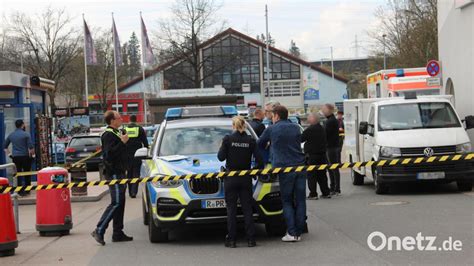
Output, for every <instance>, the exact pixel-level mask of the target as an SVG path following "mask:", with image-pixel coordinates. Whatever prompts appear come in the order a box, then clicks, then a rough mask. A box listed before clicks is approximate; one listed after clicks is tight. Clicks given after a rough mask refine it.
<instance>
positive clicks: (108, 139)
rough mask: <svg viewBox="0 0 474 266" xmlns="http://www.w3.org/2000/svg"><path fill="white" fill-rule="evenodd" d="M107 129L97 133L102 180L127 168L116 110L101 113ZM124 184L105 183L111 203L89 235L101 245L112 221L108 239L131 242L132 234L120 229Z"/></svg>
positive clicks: (119, 175)
mask: <svg viewBox="0 0 474 266" xmlns="http://www.w3.org/2000/svg"><path fill="white" fill-rule="evenodd" d="M104 119H105V122H106V123H107V128H106V129H105V132H104V133H103V134H102V136H101V141H102V158H103V163H104V166H105V179H106V180H121V179H124V178H125V172H126V171H127V160H128V158H127V146H126V144H127V142H128V140H129V137H128V135H127V133H126V132H124V131H120V130H119V128H120V127H121V126H122V117H121V116H120V114H119V113H118V112H116V111H111V110H109V111H107V112H105V114H104ZM126 188H127V185H122V184H119V182H117V183H115V184H114V185H109V192H110V198H111V202H110V204H109V205H108V206H107V208H106V209H105V211H104V213H103V214H102V216H101V218H100V220H99V222H98V223H97V228H96V229H95V230H94V231H93V232H92V234H91V235H92V237H93V238H94V239H95V240H96V241H97V242H98V243H99V244H101V245H102V246H103V245H105V241H104V234H105V231H106V230H107V227H108V226H109V223H110V221H112V220H113V234H112V242H125V241H132V240H133V237H131V236H127V235H126V234H125V233H124V232H123V216H124V212H125V190H126Z"/></svg>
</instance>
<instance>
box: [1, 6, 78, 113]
mask: <svg viewBox="0 0 474 266" xmlns="http://www.w3.org/2000/svg"><path fill="white" fill-rule="evenodd" d="M4 26H6V27H8V28H9V30H10V32H11V33H12V36H13V37H15V38H17V39H18V40H19V42H20V43H21V44H22V46H23V49H24V50H23V51H21V52H22V53H25V55H26V56H25V60H24V61H25V70H26V71H27V72H28V73H29V74H31V75H39V76H41V77H44V78H47V79H51V80H54V81H55V82H56V89H55V90H54V91H49V96H50V99H51V105H52V107H54V106H55V101H54V99H55V95H56V94H57V93H58V92H60V91H61V89H62V85H63V84H64V82H66V80H65V79H64V77H65V75H66V74H67V72H68V71H69V70H68V67H69V65H70V64H71V63H72V62H73V60H74V59H75V58H76V57H77V56H78V54H79V46H80V44H79V41H80V34H78V31H77V29H76V28H75V27H73V25H72V22H71V17H70V16H69V15H68V14H67V12H66V11H65V10H64V9H53V8H51V7H48V8H46V9H45V10H44V11H43V12H42V13H41V14H38V15H36V16H34V17H31V16H30V15H27V14H25V13H21V12H16V13H13V14H12V15H11V16H10V18H9V19H7V21H6V23H4ZM20 49H21V48H20Z"/></svg>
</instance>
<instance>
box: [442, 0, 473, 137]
mask: <svg viewBox="0 0 474 266" xmlns="http://www.w3.org/2000/svg"><path fill="white" fill-rule="evenodd" d="M438 46H439V59H440V61H441V66H442V77H443V85H444V86H443V89H444V92H445V93H446V94H451V95H454V100H455V107H456V110H457V111H458V112H459V115H460V116H461V118H464V117H465V116H467V115H474V105H473V103H474V66H473V65H474V0H456V1H448V0H440V1H438ZM442 94H443V93H442ZM468 134H469V136H470V138H471V143H473V142H474V130H468Z"/></svg>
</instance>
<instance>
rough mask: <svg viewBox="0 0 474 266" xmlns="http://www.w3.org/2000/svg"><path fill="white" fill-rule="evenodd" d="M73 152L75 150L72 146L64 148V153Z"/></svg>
mask: <svg viewBox="0 0 474 266" xmlns="http://www.w3.org/2000/svg"><path fill="white" fill-rule="evenodd" d="M75 152H76V149H74V148H71V147H68V148H67V149H66V153H75Z"/></svg>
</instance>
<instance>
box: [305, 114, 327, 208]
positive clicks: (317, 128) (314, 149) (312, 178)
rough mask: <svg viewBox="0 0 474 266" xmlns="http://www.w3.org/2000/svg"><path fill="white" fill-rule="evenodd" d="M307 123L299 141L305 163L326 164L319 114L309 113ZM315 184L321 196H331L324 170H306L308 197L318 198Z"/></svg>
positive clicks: (324, 142)
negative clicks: (302, 146)
mask: <svg viewBox="0 0 474 266" xmlns="http://www.w3.org/2000/svg"><path fill="white" fill-rule="evenodd" d="M308 123H309V124H310V126H309V127H308V128H306V129H305V130H304V131H303V135H302V136H301V141H302V142H304V153H305V155H306V163H307V164H308V165H321V164H327V157H326V151H327V148H326V147H327V140H326V131H325V130H324V128H323V126H321V124H320V123H319V116H318V115H317V114H310V115H309V116H308ZM317 184H319V189H320V190H321V193H322V198H331V196H330V191H329V187H328V177H327V175H326V171H325V170H323V171H312V172H308V188H309V191H310V192H309V196H308V199H313V200H317V199H318V191H317Z"/></svg>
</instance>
